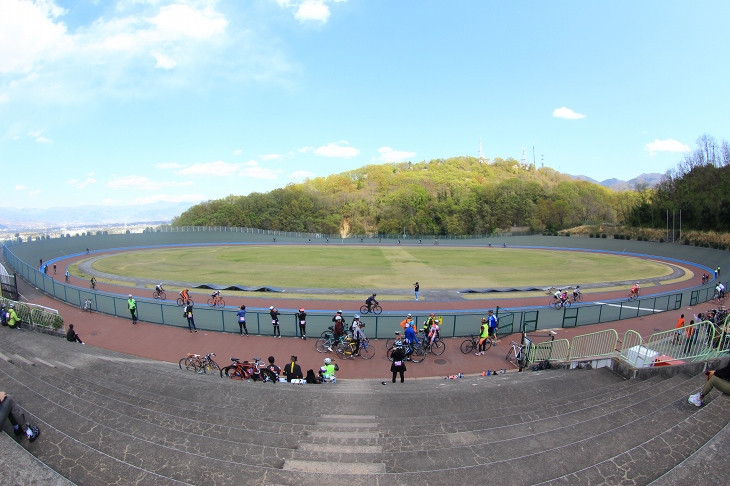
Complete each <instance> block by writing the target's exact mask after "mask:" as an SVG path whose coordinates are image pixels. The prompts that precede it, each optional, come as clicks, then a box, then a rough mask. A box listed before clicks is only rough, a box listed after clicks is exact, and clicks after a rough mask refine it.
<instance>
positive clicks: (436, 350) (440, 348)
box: [421, 333, 446, 356]
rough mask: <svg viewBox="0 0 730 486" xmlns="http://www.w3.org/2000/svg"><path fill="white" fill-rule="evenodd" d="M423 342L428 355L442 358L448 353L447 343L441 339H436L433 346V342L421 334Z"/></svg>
mask: <svg viewBox="0 0 730 486" xmlns="http://www.w3.org/2000/svg"><path fill="white" fill-rule="evenodd" d="M421 342H422V343H423V350H424V351H425V352H426V353H431V354H433V355H435V356H441V355H442V354H444V351H446V343H444V342H443V341H442V340H441V339H439V338H436V339H434V341H433V344H431V340H430V339H429V338H428V336H427V335H426V334H425V333H421Z"/></svg>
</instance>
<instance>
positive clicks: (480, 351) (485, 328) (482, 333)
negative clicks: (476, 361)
mask: <svg viewBox="0 0 730 486" xmlns="http://www.w3.org/2000/svg"><path fill="white" fill-rule="evenodd" d="M487 340H489V324H488V323H487V318H486V317H482V327H481V328H480V329H479V347H477V352H476V355H477V356H484V351H485V347H486V346H485V344H486V342H487Z"/></svg>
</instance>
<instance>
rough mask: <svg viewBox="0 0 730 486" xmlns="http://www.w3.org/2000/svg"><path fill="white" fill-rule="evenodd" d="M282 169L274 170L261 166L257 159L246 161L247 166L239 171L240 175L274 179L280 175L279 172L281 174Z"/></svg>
mask: <svg viewBox="0 0 730 486" xmlns="http://www.w3.org/2000/svg"><path fill="white" fill-rule="evenodd" d="M281 172H282V171H281V170H278V169H277V170H273V169H268V168H266V167H261V166H260V165H259V163H258V161H256V160H249V161H248V162H246V167H245V168H243V169H241V171H240V172H239V173H238V175H240V176H243V177H249V178H251V179H268V180H274V179H277V178H278V177H279V174H281Z"/></svg>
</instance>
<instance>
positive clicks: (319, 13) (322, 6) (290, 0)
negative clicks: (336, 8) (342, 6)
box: [276, 0, 345, 24]
mask: <svg viewBox="0 0 730 486" xmlns="http://www.w3.org/2000/svg"><path fill="white" fill-rule="evenodd" d="M344 1H345V0H276V3H277V4H278V5H279V6H280V7H281V8H286V9H288V10H291V11H292V12H293V13H294V18H295V19H297V20H298V21H299V22H302V23H303V22H308V21H314V22H320V23H323V24H324V23H326V22H327V21H328V20H329V18H330V15H331V14H332V12H331V10H330V5H331V4H334V3H340V2H344Z"/></svg>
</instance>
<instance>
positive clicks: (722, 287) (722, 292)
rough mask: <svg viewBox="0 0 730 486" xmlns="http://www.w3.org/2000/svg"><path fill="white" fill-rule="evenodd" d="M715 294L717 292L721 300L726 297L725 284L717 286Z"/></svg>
mask: <svg viewBox="0 0 730 486" xmlns="http://www.w3.org/2000/svg"><path fill="white" fill-rule="evenodd" d="M715 292H717V296H718V297H720V298H721V299H722V298H723V297H725V284H723V283H722V282H720V283H718V284H717V287H715Z"/></svg>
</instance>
